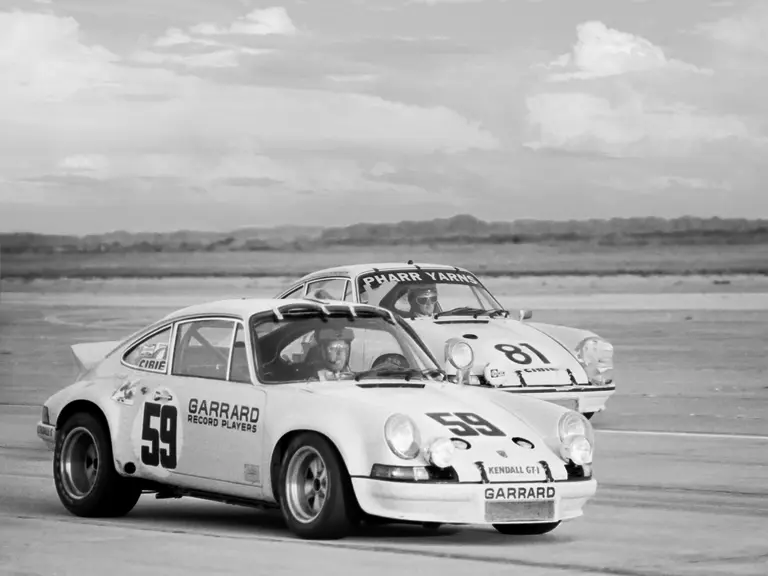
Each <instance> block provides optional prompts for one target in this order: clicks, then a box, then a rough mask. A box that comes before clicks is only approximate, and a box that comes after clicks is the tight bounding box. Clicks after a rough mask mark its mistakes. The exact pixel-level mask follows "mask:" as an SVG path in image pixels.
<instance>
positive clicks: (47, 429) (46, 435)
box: [37, 421, 56, 451]
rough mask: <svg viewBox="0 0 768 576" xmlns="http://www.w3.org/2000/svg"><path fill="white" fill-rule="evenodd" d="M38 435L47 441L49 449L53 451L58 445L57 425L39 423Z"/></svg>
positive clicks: (46, 444)
mask: <svg viewBox="0 0 768 576" xmlns="http://www.w3.org/2000/svg"><path fill="white" fill-rule="evenodd" d="M37 437H38V438H40V440H42V441H43V442H44V443H45V446H46V448H48V450H51V451H53V449H54V447H55V446H56V427H55V426H53V425H51V424H43V422H42V421H41V422H38V423H37Z"/></svg>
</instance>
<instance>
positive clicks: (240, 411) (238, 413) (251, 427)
mask: <svg viewBox="0 0 768 576" xmlns="http://www.w3.org/2000/svg"><path fill="white" fill-rule="evenodd" d="M258 421H259V409H258V408H257V407H256V406H246V405H245V404H241V405H238V404H229V403H227V402H217V401H216V400H210V401H208V400H199V399H197V398H192V399H190V401H189V406H188V408H187V422H188V423H189V424H198V425H201V426H214V427H216V428H226V429H227V430H237V431H239V432H251V433H256V431H257V427H256V424H257V422H258Z"/></svg>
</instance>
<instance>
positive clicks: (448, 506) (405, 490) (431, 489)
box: [352, 477, 597, 524]
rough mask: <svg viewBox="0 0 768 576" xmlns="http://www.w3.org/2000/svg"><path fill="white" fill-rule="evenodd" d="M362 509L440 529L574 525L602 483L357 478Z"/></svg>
mask: <svg viewBox="0 0 768 576" xmlns="http://www.w3.org/2000/svg"><path fill="white" fill-rule="evenodd" d="M352 486H353V488H354V490H355V495H356V496H357V500H358V502H359V504H360V507H361V508H362V509H363V510H364V511H365V512H367V513H368V514H371V515H374V516H380V517H383V518H390V519H394V520H403V521H412V522H436V523H439V524H534V523H540V522H558V521H562V520H572V519H574V518H578V517H579V516H581V515H582V514H583V508H584V505H585V504H586V503H587V502H588V501H589V499H590V498H592V496H594V494H595V492H596V491H597V481H596V480H595V479H594V478H590V479H588V480H569V481H560V482H524V483H516V482H509V483H506V482H505V483H492V484H489V483H456V484H450V483H417V482H397V481H387V480H377V479H372V478H360V477H357V478H353V479H352Z"/></svg>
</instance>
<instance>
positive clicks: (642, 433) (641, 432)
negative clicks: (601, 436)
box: [595, 428, 768, 440]
mask: <svg viewBox="0 0 768 576" xmlns="http://www.w3.org/2000/svg"><path fill="white" fill-rule="evenodd" d="M595 432H604V433H606V434H627V435H632V434H635V435H638V436H679V437H681V438H726V439H728V440H768V436H760V435H757V434H715V433H711V432H661V431H657V430H611V429H605V428H603V429H597V428H596V429H595Z"/></svg>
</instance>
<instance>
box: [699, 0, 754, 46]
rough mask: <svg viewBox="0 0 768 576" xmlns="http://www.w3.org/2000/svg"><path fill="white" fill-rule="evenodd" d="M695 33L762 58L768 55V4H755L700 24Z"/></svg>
mask: <svg viewBox="0 0 768 576" xmlns="http://www.w3.org/2000/svg"><path fill="white" fill-rule="evenodd" d="M695 31H696V32H697V33H699V34H704V35H707V36H709V37H710V38H712V39H714V40H716V41H717V42H720V43H722V44H723V45H725V46H728V47H730V48H733V49H735V50H737V51H741V52H757V53H759V54H760V55H762V56H764V55H766V54H768V4H767V3H766V2H764V1H760V2H756V3H754V4H752V5H750V6H749V7H748V8H747V9H745V10H743V11H742V12H740V13H738V14H735V15H732V16H728V17H726V18H722V19H720V20H716V21H714V22H707V23H704V24H700V25H699V26H697V27H696V30H695Z"/></svg>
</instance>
